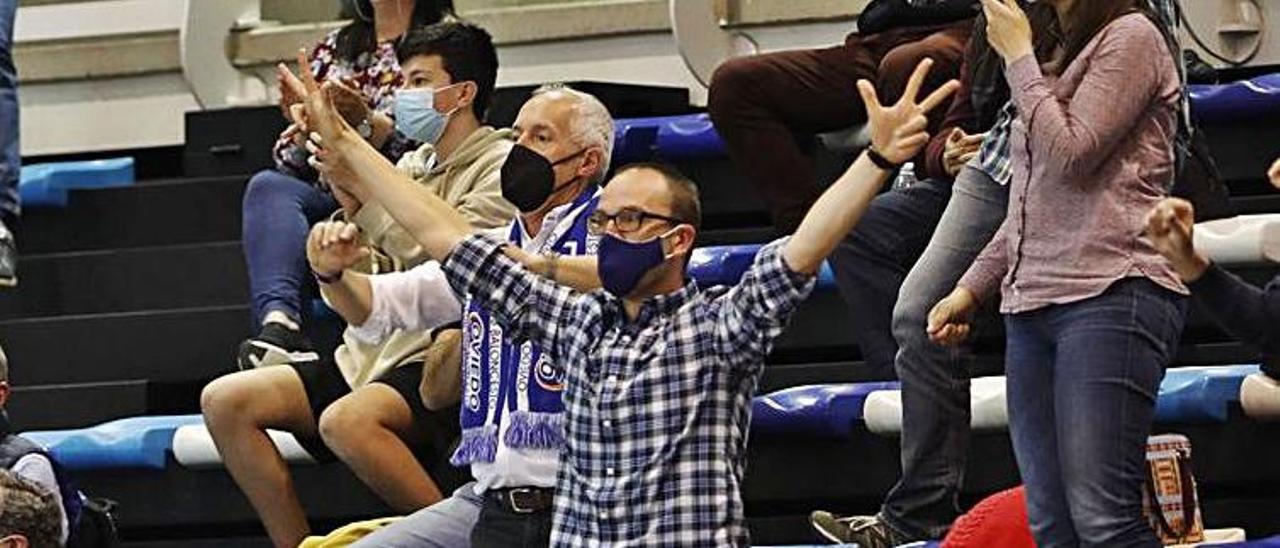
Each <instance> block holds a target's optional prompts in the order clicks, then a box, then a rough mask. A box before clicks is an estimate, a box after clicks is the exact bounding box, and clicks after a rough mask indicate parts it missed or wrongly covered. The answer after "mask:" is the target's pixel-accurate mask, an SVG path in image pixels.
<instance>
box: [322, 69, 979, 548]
mask: <svg viewBox="0 0 1280 548" xmlns="http://www.w3.org/2000/svg"><path fill="white" fill-rule="evenodd" d="M930 64H931V63H930V62H929V61H925V62H923V63H921V65H920V67H918V68H917V70H916V72H915V73H914V74H913V75H912V77H911V78H910V80H909V82H908V84H907V86H906V93H904V98H903V100H902V101H900V102H899V103H897V104H895V105H892V106H891V107H882V106H881V105H880V104H879V102H878V100H877V99H876V96H875V91H874V90H873V88H872V86H871V84H870V82H866V81H862V82H859V90H860V91H861V93H862V97H863V100H864V101H865V104H866V105H867V110H868V113H869V118H870V120H871V128H872V129H871V134H872V143H873V144H872V147H871V149H870V150H868V151H867V152H865V153H864V154H863V155H862V156H861V157H860V158H859V159H858V160H857V161H856V162H855V163H854V165H853V166H852V167H851V168H850V169H849V171H848V172H847V173H845V175H844V176H842V177H841V178H840V179H839V180H837V181H836V182H835V183H834V184H833V185H832V186H831V188H830V189H828V190H827V192H826V193H824V194H823V196H822V197H820V198H819V199H818V201H817V202H816V203H815V204H814V207H813V210H812V211H810V213H809V215H808V216H807V217H806V218H805V219H804V221H803V222H801V224H800V228H799V229H798V230H797V231H796V234H795V235H794V236H792V237H790V238H789V239H782V240H779V241H776V242H774V243H771V244H769V245H766V246H765V247H764V248H762V249H761V251H760V253H759V254H758V255H757V257H756V259H755V263H754V264H753V265H752V266H751V267H750V268H749V269H748V270H747V271H746V273H745V274H744V275H743V277H742V280H741V281H740V282H739V283H738V284H736V285H735V286H734V287H732V288H723V287H720V288H712V289H708V290H705V291H704V290H701V289H699V288H698V286H697V284H693V283H687V282H686V276H685V266H686V262H687V259H688V257H689V254H690V252H691V251H692V250H693V246H694V241H695V239H696V236H697V230H698V229H697V226H698V221H699V210H700V204H699V200H698V197H697V189H696V187H695V186H694V185H693V183H692V182H691V181H689V180H688V179H687V178H685V177H684V176H682V175H680V174H679V173H678V172H676V171H674V170H673V169H670V168H666V167H663V166H655V165H645V166H640V167H634V168H631V169H625V170H623V171H622V172H620V173H619V174H618V175H617V176H615V177H614V178H613V180H612V181H610V183H609V184H608V185H607V186H606V188H605V190H604V191H603V192H602V193H601V197H600V204H599V206H598V207H597V209H596V211H595V212H594V213H592V215H591V217H590V223H589V226H590V229H591V232H592V233H594V234H597V235H599V236H600V237H601V241H600V248H599V254H598V268H597V272H598V274H599V276H600V280H601V283H602V284H603V286H604V288H605V291H592V292H589V293H586V292H580V291H575V290H573V289H571V288H569V287H565V286H563V285H559V284H556V283H553V282H550V281H548V280H546V279H545V278H544V277H541V276H538V275H536V274H532V273H530V272H529V271H528V269H526V268H524V267H522V266H520V264H519V263H518V262H516V261H513V260H511V258H510V257H509V255H510V254H511V252H510V251H507V250H508V249H510V245H509V244H508V243H505V242H502V241H501V240H499V239H495V238H492V237H488V236H486V235H483V234H476V233H475V231H474V230H473V229H472V228H470V227H469V226H468V225H467V224H466V223H465V222H464V221H463V219H462V218H460V217H459V216H458V215H457V214H456V213H454V212H453V211H452V210H451V209H450V208H449V207H448V206H447V205H446V204H444V203H443V202H441V201H440V200H438V199H436V198H434V197H432V196H426V195H422V193H420V192H418V191H417V190H416V189H414V187H413V185H412V184H411V183H410V182H409V181H407V180H405V179H404V177H403V176H401V175H399V174H397V173H396V171H395V170H394V169H393V168H392V166H390V164H388V163H387V162H386V161H385V160H383V159H382V158H381V157H380V156H378V155H377V152H376V151H374V150H373V149H372V148H370V147H368V146H367V145H364V144H362V143H361V142H360V141H359V140H358V138H354V137H353V136H354V135H355V134H354V133H352V130H351V128H350V127H349V126H347V125H346V124H345V123H344V122H343V121H342V119H341V118H340V117H338V116H337V115H336V113H335V112H334V110H333V108H332V106H331V105H332V103H331V102H330V101H327V100H326V99H325V97H324V96H323V94H321V93H319V89H318V88H317V87H316V84H315V81H314V79H312V80H310V81H309V82H308V86H309V87H310V88H314V89H316V93H314V94H312V95H310V97H309V100H308V102H307V109H308V113H309V114H310V115H311V117H312V119H314V120H316V124H315V125H314V127H315V129H316V131H317V132H318V133H319V134H320V137H321V138H322V139H323V142H324V147H325V148H324V149H323V150H322V151H321V152H320V154H319V155H318V161H319V165H320V166H321V167H320V169H321V171H322V172H323V173H325V175H326V177H328V179H329V180H330V181H333V182H334V184H336V185H340V186H342V187H343V188H345V189H347V190H349V191H350V192H352V193H354V194H356V195H357V196H360V197H361V199H364V200H373V201H377V202H379V203H382V204H383V205H384V206H385V207H386V208H387V210H388V212H390V213H391V215H392V216H393V217H395V218H396V220H397V221H398V222H400V223H401V224H402V225H403V226H405V227H406V228H407V229H408V230H409V232H410V233H411V234H413V235H414V238H415V239H417V241H418V242H419V243H421V244H422V245H423V247H424V248H425V249H426V250H427V251H428V252H429V253H430V254H431V255H432V256H433V257H435V258H436V259H437V260H442V261H444V263H443V269H444V271H445V276H446V278H447V279H448V281H449V283H450V284H451V285H452V286H453V288H454V290H455V292H457V293H459V294H466V295H467V296H468V297H469V298H470V299H473V300H476V301H478V302H480V303H482V304H483V305H484V307H485V308H487V309H488V310H489V311H490V313H491V314H492V315H493V317H494V318H496V319H497V320H498V321H499V322H500V323H501V324H503V325H505V326H506V327H507V330H506V331H505V332H504V333H503V336H504V337H506V338H508V339H511V340H528V341H531V342H535V343H537V344H539V345H540V346H541V347H542V349H543V350H544V351H545V352H547V355H548V356H549V357H550V359H552V360H554V361H555V362H556V363H558V364H559V365H560V366H561V367H563V369H564V372H565V380H564V386H565V395H564V405H565V409H566V413H565V419H564V428H563V430H562V432H563V433H564V436H565V455H564V456H563V457H562V459H561V463H562V465H561V469H560V473H559V476H558V481H557V483H556V486H557V489H556V497H555V512H554V517H553V519H552V533H551V543H552V544H554V545H557V546H579V545H581V546H595V545H607V546H639V545H660V546H673V545H677V546H679V545H694V544H707V545H718V546H746V545H749V538H748V534H747V529H746V523H745V520H744V515H743V507H742V499H741V494H740V486H741V485H742V479H743V473H744V469H745V465H746V458H745V456H746V439H747V426H748V424H749V423H750V413H751V411H750V410H751V397H752V395H753V394H754V393H755V389H756V386H757V382H758V379H759V376H760V374H761V373H762V372H763V369H764V367H763V366H764V358H765V356H766V355H767V354H768V352H769V349H770V348H771V347H772V343H773V340H774V339H775V338H776V337H777V336H778V335H779V334H780V333H781V332H782V330H783V329H784V327H785V326H786V324H787V321H788V319H789V317H790V316H791V314H792V313H793V312H794V311H795V309H796V307H797V306H798V305H799V303H800V301H802V300H803V299H804V298H805V297H806V296H807V295H808V293H809V290H810V289H811V288H812V287H813V282H814V277H815V275H816V273H817V271H818V268H819V267H820V266H821V264H822V261H823V259H825V258H826V256H827V255H829V254H830V253H831V251H832V250H833V249H834V248H835V246H836V244H837V243H838V242H839V240H840V239H841V238H842V237H843V236H844V235H845V234H846V233H847V232H848V231H849V229H850V228H851V227H852V226H853V225H854V224H855V223H856V222H857V220H858V219H859V218H860V217H861V215H862V213H863V212H864V211H865V210H866V208H867V204H868V203H869V202H870V201H871V198H872V197H874V196H875V195H876V194H877V192H878V191H879V190H880V188H881V186H882V185H883V183H884V182H885V181H886V180H887V179H888V176H889V173H890V172H891V171H892V170H893V169H895V168H896V166H897V165H899V164H901V163H902V162H905V161H906V160H907V159H909V158H911V157H912V156H914V155H915V154H916V153H917V152H918V151H919V150H920V149H921V148H922V147H923V146H924V145H925V143H926V142H927V141H928V134H927V133H925V131H924V130H925V127H926V125H927V119H926V118H925V116H924V114H925V113H926V112H928V111H929V110H931V109H932V108H934V107H935V106H937V105H938V104H940V103H942V102H943V101H944V100H945V99H946V98H947V97H948V96H949V95H950V94H951V93H952V92H953V91H954V90H955V83H954V82H952V83H948V84H946V85H944V86H943V87H942V88H940V89H939V90H938V91H936V92H934V93H933V94H931V95H929V96H928V97H927V98H926V99H924V100H923V101H920V102H917V93H918V91H919V89H920V87H921V86H922V85H923V83H924V81H925V77H926V75H927V74H928V70H929V66H930ZM352 232H353V231H351V230H350V228H349V227H341V228H337V229H335V230H333V231H330V232H329V233H328V234H326V235H324V236H323V239H322V240H321V241H320V242H319V243H318V246H319V247H321V248H329V247H337V248H344V247H346V246H347V245H348V244H347V242H348V241H349V240H350V239H351V238H352V237H353V235H354V234H353V233H352ZM553 269H554V267H553ZM483 388H484V387H483V386H482V387H481V390H480V392H482V394H480V395H479V397H482V398H483V397H484V395H483V392H484V390H483ZM488 392H489V394H490V395H492V394H494V393H497V392H495V391H493V390H492V389H490V390H489V391H488ZM508 437H509V436H508ZM507 441H510V440H509V439H508V440H507ZM465 443H466V442H465V441H464V444H465Z"/></svg>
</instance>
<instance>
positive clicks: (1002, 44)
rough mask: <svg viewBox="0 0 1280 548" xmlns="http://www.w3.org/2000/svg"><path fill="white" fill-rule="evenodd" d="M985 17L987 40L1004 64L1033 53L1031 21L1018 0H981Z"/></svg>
mask: <svg viewBox="0 0 1280 548" xmlns="http://www.w3.org/2000/svg"><path fill="white" fill-rule="evenodd" d="M982 13H983V14H985V15H986V19H987V42H988V43H990V44H991V48H992V49H994V50H996V53H999V54H1000V57H1003V58H1004V61H1005V63H1006V64H1008V63H1012V62H1014V61H1016V60H1017V59H1020V58H1021V57H1023V56H1025V55H1031V54H1034V53H1035V49H1034V47H1033V45H1032V34H1031V21H1030V20H1028V19H1027V14H1026V12H1024V11H1022V7H1021V6H1019V5H1018V0H982Z"/></svg>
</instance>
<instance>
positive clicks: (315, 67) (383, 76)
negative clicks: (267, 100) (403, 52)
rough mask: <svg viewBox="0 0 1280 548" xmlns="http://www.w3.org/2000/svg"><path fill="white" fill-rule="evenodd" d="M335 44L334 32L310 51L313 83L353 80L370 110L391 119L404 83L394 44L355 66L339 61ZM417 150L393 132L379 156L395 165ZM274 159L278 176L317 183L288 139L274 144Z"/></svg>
mask: <svg viewBox="0 0 1280 548" xmlns="http://www.w3.org/2000/svg"><path fill="white" fill-rule="evenodd" d="M337 42H338V31H336V30H335V31H333V32H331V33H329V35H328V36H325V38H324V40H322V41H321V42H320V43H318V44H316V46H315V48H314V49H313V50H312V51H311V72H312V73H313V74H315V75H316V79H317V80H320V81H324V80H344V79H350V80H354V81H355V83H356V90H357V91H359V92H360V93H361V95H364V97H365V98H366V99H367V100H368V102H369V108H372V109H374V110H376V111H378V112H382V113H385V114H387V115H391V113H392V108H393V107H394V105H395V92H396V90H397V89H399V88H400V85H401V83H402V82H403V81H404V75H403V74H401V72H400V63H399V61H397V60H396V48H395V45H396V40H388V41H384V42H379V43H378V45H377V47H376V48H375V49H374V51H372V52H364V53H361V54H360V56H359V57H357V58H356V60H355V62H354V63H351V62H348V61H346V60H344V59H341V58H339V57H338V55H337ZM418 146H419V143H417V142H414V141H413V140H411V139H409V138H408V137H405V136H404V135H402V134H401V133H399V132H395V133H394V134H393V135H392V136H391V137H390V138H389V139H388V140H387V142H386V143H385V144H384V145H383V146H382V153H383V154H384V155H385V156H386V157H387V158H389V159H390V160H391V161H392V162H395V161H396V160H399V159H400V156H402V155H404V153H406V152H409V151H411V150H415V149H417V148H418ZM273 156H274V158H275V160H276V168H277V169H278V170H280V171H281V172H283V173H287V174H289V175H293V176H295V177H298V178H300V179H304V180H307V181H313V182H314V181H316V180H317V176H316V172H315V170H314V169H312V168H311V166H310V165H308V164H307V156H308V153H307V150H306V148H305V147H302V146H298V145H297V144H295V143H294V142H293V140H292V139H290V138H288V137H287V136H285V135H281V137H280V139H279V140H277V141H276V144H275V147H274V149H273Z"/></svg>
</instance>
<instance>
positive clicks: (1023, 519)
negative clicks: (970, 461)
mask: <svg viewBox="0 0 1280 548" xmlns="http://www.w3.org/2000/svg"><path fill="white" fill-rule="evenodd" d="M991 546H999V547H1000V548H1022V547H1026V548H1036V541H1035V539H1033V538H1031V523H1030V522H1029V521H1028V520H1027V490H1026V488H1024V487H1021V486H1019V487H1016V488H1013V489H1010V490H1008V491H1001V492H999V493H996V494H994V495H991V496H990V497H987V498H985V499H983V500H982V502H980V503H978V505H977V506H974V507H973V509H972V510H969V512H968V513H966V514H965V515H963V516H960V519H957V520H956V522H955V523H954V524H952V525H951V531H950V532H949V533H947V538H944V539H942V548H969V547H972V548H988V547H991Z"/></svg>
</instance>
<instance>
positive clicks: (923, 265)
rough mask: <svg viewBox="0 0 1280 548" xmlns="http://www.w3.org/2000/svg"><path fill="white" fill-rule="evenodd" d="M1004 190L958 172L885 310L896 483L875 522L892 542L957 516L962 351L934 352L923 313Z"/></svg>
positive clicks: (979, 240)
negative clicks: (898, 417) (896, 423)
mask: <svg viewBox="0 0 1280 548" xmlns="http://www.w3.org/2000/svg"><path fill="white" fill-rule="evenodd" d="M1008 202H1009V192H1008V188H1007V187H1004V186H1000V185H998V184H996V183H995V182H994V181H992V180H991V178H990V177H988V176H987V174H986V173H983V172H981V171H978V170H976V169H973V168H969V167H965V168H963V169H961V170H960V173H959V175H958V176H957V177H956V181H955V183H954V184H953V185H952V190H951V201H950V202H948V203H947V208H946V211H945V212H943V214H942V218H941V219H939V221H938V227H937V229H936V230H935V231H934V233H933V238H932V239H931V240H930V241H929V245H928V246H927V247H926V248H925V251H924V254H922V255H921V256H920V259H919V260H917V261H916V264H915V266H913V267H912V268H911V272H910V273H908V274H907V278H906V279H905V280H904V281H903V282H902V290H901V292H900V293H899V294H898V302H897V304H896V305H895V306H894V309H893V320H892V321H893V336H894V339H895V340H896V341H897V343H898V356H897V360H896V362H895V365H896V367H897V371H898V378H899V379H900V380H901V381H902V477H901V478H899V480H898V483H897V485H895V486H894V487H893V489H892V490H891V491H889V495H888V497H886V498H885V502H884V506H883V507H882V508H881V510H880V518H881V519H883V520H884V522H885V523H886V524H888V525H889V527H890V528H892V529H893V530H894V531H895V532H896V533H898V535H899V536H902V537H906V538H909V539H935V538H941V537H942V536H943V535H944V534H946V531H947V529H948V528H949V527H950V526H951V522H952V521H954V520H955V519H956V517H958V516H959V515H960V502H959V495H960V487H961V484H962V483H963V482H964V467H965V456H966V454H967V453H968V451H969V374H968V371H967V363H966V361H965V360H964V359H963V357H964V355H965V353H964V352H963V351H962V350H959V349H954V348H947V347H943V346H939V345H937V344H934V343H933V342H931V341H930V340H929V337H928V335H927V334H926V333H925V325H926V323H927V318H928V315H929V310H930V309H931V308H933V305H935V304H937V302H938V301H940V300H942V298H943V297H945V296H946V295H947V294H948V293H950V292H951V290H952V289H955V286H956V282H958V281H959V280H960V277H961V276H963V275H964V272H965V270H967V269H968V268H969V265H971V264H973V260H974V258H976V257H977V256H978V253H980V252H981V251H982V249H983V248H984V247H986V245H987V242H989V241H991V237H992V236H994V235H995V232H996V229H998V228H1000V223H1001V222H1003V221H1004V216H1005V210H1006V208H1007V204H1008Z"/></svg>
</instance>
